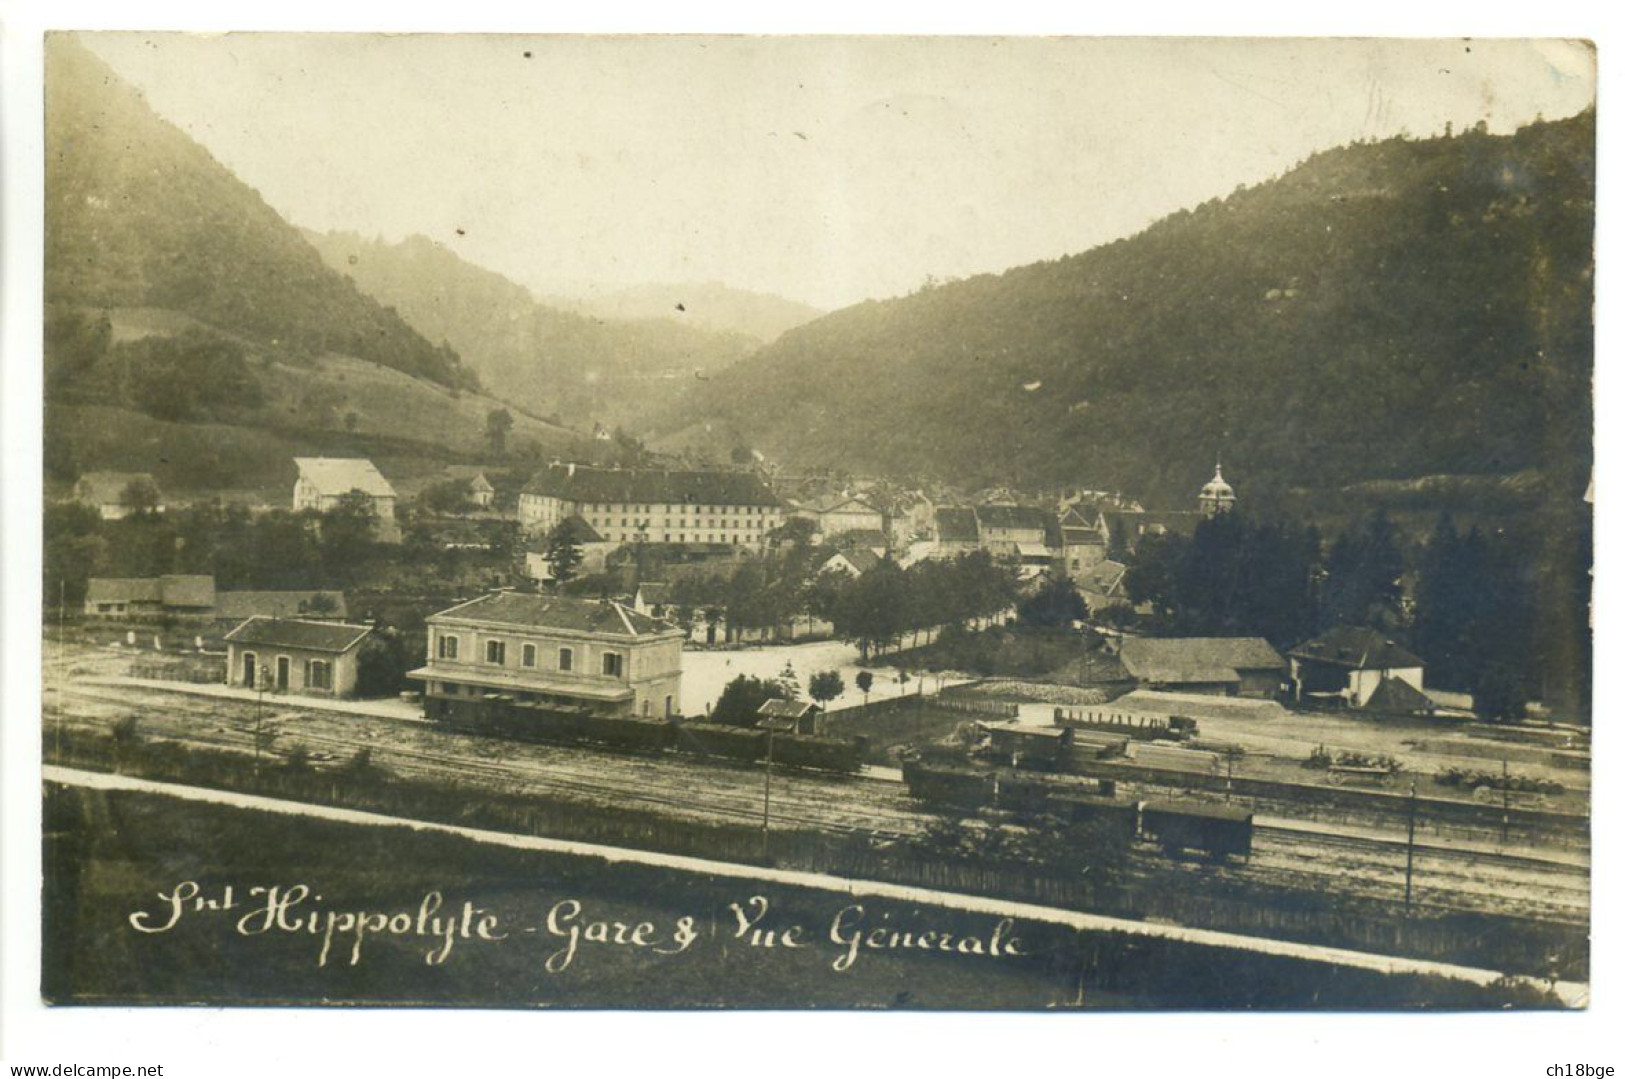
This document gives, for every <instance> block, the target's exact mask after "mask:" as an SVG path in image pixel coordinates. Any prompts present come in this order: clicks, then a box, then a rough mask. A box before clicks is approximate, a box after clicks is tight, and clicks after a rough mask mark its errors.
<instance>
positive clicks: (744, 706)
mask: <svg viewBox="0 0 1625 1079" xmlns="http://www.w3.org/2000/svg"><path fill="white" fill-rule="evenodd" d="M774 699H778V700H783V699H784V689H783V687H781V686H780V685H779V684H778V683H777V682H775V681H773V680H772V679H763V678H756V677H754V676H751V675H745V674H742V675H740V676H739V677H737V678H735V679H734V680H733V681H732V682H729V683H728V684H727V685H726V686H724V687H723V688H722V695H721V696H720V697H718V698H717V703H716V707H714V708H712V709H711V722H712V723H727V724H730V725H732V726H735V727H754V726H756V720H757V718H758V717H757V713H758V712H760V711H761V709H762V705H764V704H766V703H767V702H768V701H770V700H774Z"/></svg>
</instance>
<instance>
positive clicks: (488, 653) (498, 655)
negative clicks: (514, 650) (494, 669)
mask: <svg viewBox="0 0 1625 1079" xmlns="http://www.w3.org/2000/svg"><path fill="white" fill-rule="evenodd" d="M507 660H508V644H507V642H506V641H486V642H485V662H487V663H495V664H496V665H497V666H499V667H500V666H502V664H504V663H506V662H507Z"/></svg>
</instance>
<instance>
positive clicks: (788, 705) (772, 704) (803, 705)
mask: <svg viewBox="0 0 1625 1079" xmlns="http://www.w3.org/2000/svg"><path fill="white" fill-rule="evenodd" d="M816 711H818V706H817V705H816V704H813V703H812V702H811V701H787V700H785V699H784V698H782V697H770V698H768V699H767V700H765V701H763V702H762V706H761V707H760V708H758V709H756V714H757V715H759V716H761V717H762V718H763V719H800V718H801V717H802V716H805V715H806V714H807V713H809V712H816Z"/></svg>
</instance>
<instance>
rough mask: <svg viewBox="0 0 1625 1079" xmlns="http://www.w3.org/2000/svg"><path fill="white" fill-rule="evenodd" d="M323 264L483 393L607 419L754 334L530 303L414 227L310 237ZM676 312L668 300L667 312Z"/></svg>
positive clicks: (736, 350)
mask: <svg viewBox="0 0 1625 1079" xmlns="http://www.w3.org/2000/svg"><path fill="white" fill-rule="evenodd" d="M308 238H309V239H310V241H311V243H313V244H314V245H315V246H316V247H317V249H318V250H320V251H321V253H322V257H323V258H325V259H326V260H327V263H328V264H329V265H330V266H332V267H334V268H335V269H337V270H338V271H340V272H342V273H344V274H346V275H348V276H349V277H350V278H351V279H352V280H353V281H354V282H355V283H356V285H357V286H358V287H360V288H361V290H362V291H364V292H366V293H367V294H368V295H369V296H373V297H375V298H377V299H378V300H379V301H381V302H383V303H387V304H389V305H391V307H392V308H393V309H395V310H398V311H399V312H400V313H401V315H402V316H403V317H404V318H405V319H406V320H407V321H408V322H410V323H411V324H412V325H413V326H415V327H416V328H417V329H418V330H419V331H421V332H422V333H424V334H426V335H428V336H429V337H432V338H434V339H435V340H445V341H448V342H450V343H451V345H452V347H454V348H456V349H457V351H458V352H459V353H460V354H461V355H462V356H463V358H464V359H465V361H466V362H467V364H468V366H469V367H470V368H471V369H472V370H473V371H475V372H477V373H478V375H479V377H480V378H481V380H482V381H483V382H484V383H485V384H486V385H487V386H489V387H490V388H491V389H492V391H493V392H495V393H497V394H499V395H501V396H503V397H505V398H507V399H508V400H511V401H514V402H515V403H517V404H520V405H522V406H524V407H526V408H529V409H532V410H533V411H536V412H539V413H542V414H544V415H545V414H555V415H560V416H564V417H567V418H570V419H572V421H575V422H581V421H585V422H589V423H590V422H592V421H600V422H603V423H604V424H606V425H611V426H612V425H615V424H619V423H621V422H622V421H623V420H624V419H626V417H627V415H628V414H629V412H630V411H632V410H637V409H646V408H649V407H653V406H655V405H656V404H658V403H660V402H663V401H665V400H667V399H668V398H669V397H670V396H671V395H672V392H673V388H674V384H676V385H684V386H686V384H687V383H690V382H693V381H695V379H694V375H695V372H696V371H699V372H705V371H711V370H714V369H717V368H720V367H724V366H726V365H728V364H730V363H733V362H735V361H737V360H739V359H740V358H742V357H743V356H745V355H747V354H748V353H749V352H750V351H751V350H752V349H754V348H755V347H756V345H757V344H758V343H759V342H758V341H756V340H755V339H754V338H750V337H746V336H744V335H742V334H738V333H728V332H718V331H715V330H709V329H702V328H700V327H699V326H696V325H689V324H686V323H685V322H683V321H681V320H680V318H678V317H661V318H631V319H614V318H608V317H603V316H597V315H589V314H582V313H576V312H572V311H564V310H560V309H558V308H556V307H550V306H548V305H546V304H542V303H539V302H538V301H537V300H536V299H535V297H533V296H532V295H531V294H530V292H529V291H528V290H526V289H525V288H524V287H522V286H520V285H518V284H515V283H514V282H512V281H510V280H508V279H507V278H506V277H503V276H502V275H501V274H497V273H493V272H492V271H490V270H486V269H483V268H481V267H479V266H475V265H473V264H471V263H469V262H466V261H464V260H463V259H461V258H459V257H458V256H457V255H455V254H454V253H452V252H451V251H450V250H448V249H447V248H445V247H443V246H442V245H440V244H437V243H435V242H434V241H432V240H429V239H426V238H424V237H422V236H413V237H410V238H408V239H406V240H403V241H402V242H400V243H397V244H391V243H385V242H383V241H381V240H366V239H363V238H361V237H359V236H356V235H354V234H352V233H333V234H328V235H318V234H315V233H310V234H308ZM672 313H673V314H674V315H675V314H677V313H676V312H675V309H673V312H672Z"/></svg>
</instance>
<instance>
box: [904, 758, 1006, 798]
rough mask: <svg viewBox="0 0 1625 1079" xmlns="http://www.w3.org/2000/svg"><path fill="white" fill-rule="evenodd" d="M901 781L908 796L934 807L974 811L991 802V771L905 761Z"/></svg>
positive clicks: (992, 782) (992, 783)
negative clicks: (906, 787)
mask: <svg viewBox="0 0 1625 1079" xmlns="http://www.w3.org/2000/svg"><path fill="white" fill-rule="evenodd" d="M903 782H904V783H906V784H908V793H909V794H910V795H911V796H913V797H915V798H918V799H919V800H920V801H922V802H929V803H931V804H932V805H936V806H946V807H951V808H954V809H960V810H978V809H984V808H986V807H988V806H991V805H992V804H993V799H994V783H995V781H994V777H993V773H992V772H987V771H982V770H979V769H975V768H965V767H962V766H961V767H948V766H943V765H938V764H926V763H923V762H921V761H917V760H905V761H904V762H903Z"/></svg>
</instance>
